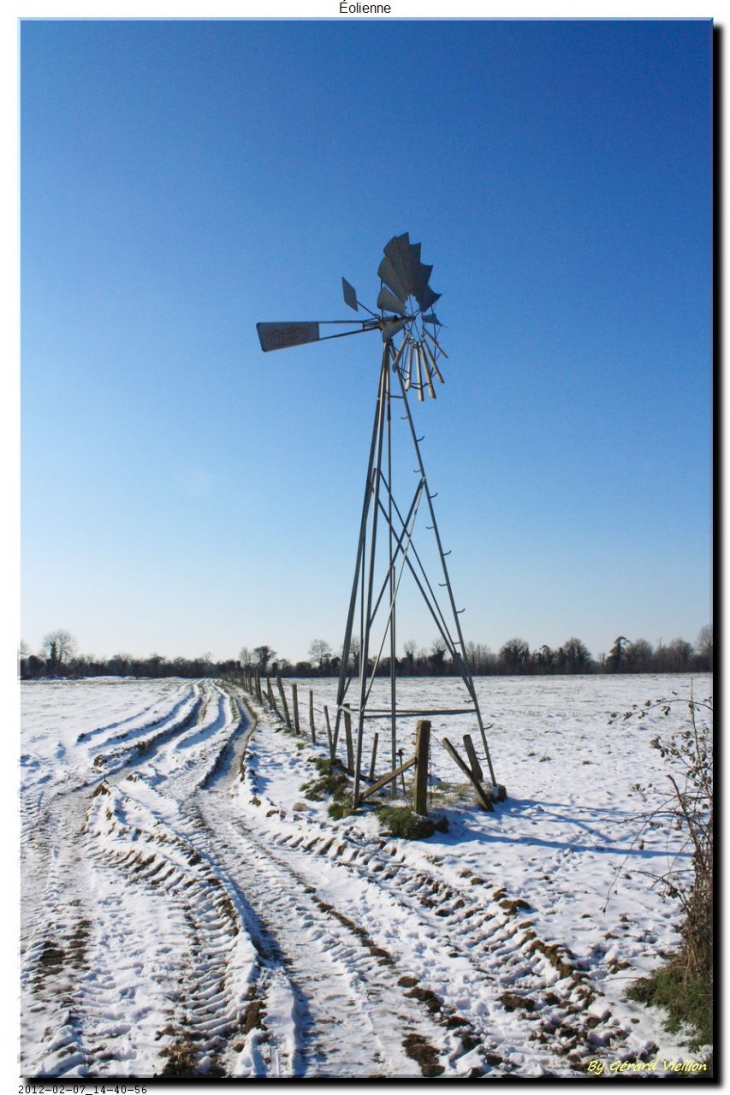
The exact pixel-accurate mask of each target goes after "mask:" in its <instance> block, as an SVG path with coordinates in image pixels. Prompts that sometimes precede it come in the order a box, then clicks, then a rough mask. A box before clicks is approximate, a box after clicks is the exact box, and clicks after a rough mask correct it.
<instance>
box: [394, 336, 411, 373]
mask: <svg viewBox="0 0 730 1095" xmlns="http://www.w3.org/2000/svg"><path fill="white" fill-rule="evenodd" d="M407 345H408V340H407V339H405V338H404V339H403V341H402V342H401V344H400V346H399V347H398V352H397V354H396V355H395V357H394V358H393V370H394V371H395V369H397V368H398V364H399V362H400V359H401V357H403V351H404V350H405V348H406V346H407Z"/></svg>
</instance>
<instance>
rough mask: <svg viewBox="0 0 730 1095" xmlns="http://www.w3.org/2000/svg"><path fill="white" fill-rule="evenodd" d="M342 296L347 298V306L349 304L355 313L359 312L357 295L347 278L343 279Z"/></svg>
mask: <svg viewBox="0 0 730 1095" xmlns="http://www.w3.org/2000/svg"><path fill="white" fill-rule="evenodd" d="M342 295H343V296H344V298H345V304H349V306H350V307H351V308H352V309H354V311H357V293H356V292H355V290H354V288H353V287H352V285H350V283H349V281H347V280H346V279H345V278H343V279H342Z"/></svg>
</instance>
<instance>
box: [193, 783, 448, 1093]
mask: <svg viewBox="0 0 730 1095" xmlns="http://www.w3.org/2000/svg"><path fill="white" fill-rule="evenodd" d="M220 797H221V796H203V795H199V796H198V798H197V803H196V806H197V809H198V810H199V816H200V817H201V819H202V821H203V823H204V824H205V825H206V826H207V827H208V830H209V832H210V834H211V840H212V841H213V840H214V842H215V849H216V856H217V857H220V860H221V861H222V865H223V869H225V871H226V874H227V875H228V877H229V878H231V879H232V878H234V877H238V878H240V883H239V885H240V894H241V899H242V900H245V903H246V905H247V907H248V910H249V912H248V923H247V928H248V931H249V933H250V934H251V936H252V938H253V939H254V942H255V943H256V945H257V949H258V951H259V954H260V955H261V957H262V960H263V965H262V967H261V970H260V976H259V981H258V984H257V986H256V996H257V999H258V1000H259V1001H260V1002H261V1013H262V1017H263V1022H264V1023H265V1024H266V1030H267V1041H268V1043H269V1046H270V1049H271V1054H270V1058H271V1062H272V1063H271V1066H270V1068H271V1071H270V1072H269V1071H268V1069H267V1074H277V1073H278V1074H280V1075H281V1074H286V1075H290V1076H294V1077H303V1076H311V1077H317V1078H334V1077H337V1076H339V1077H342V1076H353V1075H354V1076H358V1077H375V1076H382V1077H386V1076H398V1077H401V1076H402V1077H418V1076H423V1075H440V1074H441V1073H442V1072H443V1071H444V1068H445V1066H444V1064H441V1063H439V1058H440V1057H441V1056H442V1055H443V1053H444V1050H443V1049H439V1048H437V1047H439V1046H442V1045H443V1043H444V1041H445V1031H444V1029H443V1028H441V1027H439V1025H438V1024H437V1023H436V1022H434V1021H433V1019H432V1018H431V1016H430V1015H429V1012H428V1011H427V1009H424V1008H423V1007H422V1006H421V1003H420V1001H418V1000H416V999H415V998H413V997H409V996H408V995H407V993H405V992H404V991H403V987H402V986H399V984H398V971H397V969H396V968H395V962H394V960H393V959H392V957H391V956H390V955H389V954H388V953H387V952H386V951H384V950H383V949H382V948H377V947H376V946H375V945H374V944H373V943H372V941H371V940H369V938H368V937H367V936H366V934H365V933H364V932H363V931H362V930H360V931H358V929H357V927H356V925H355V924H354V923H352V922H351V921H349V920H348V918H346V917H345V916H344V915H343V914H341V913H339V912H338V910H336V909H334V908H333V907H332V906H329V905H327V904H326V903H325V902H323V901H322V900H321V899H319V898H318V897H317V896H316V893H315V891H314V889H313V888H312V887H311V886H307V885H306V884H304V882H303V880H302V879H301V878H300V877H299V876H298V875H297V874H296V873H295V872H294V871H293V870H292V868H291V867H290V866H289V865H287V864H285V863H282V862H281V861H280V860H279V859H278V858H277V857H275V856H273V855H272V854H271V853H270V851H269V850H268V849H267V848H265V847H264V846H263V845H262V844H260V843H259V842H258V841H257V840H256V839H255V838H254V837H253V836H252V834H251V833H250V832H249V831H248V830H247V827H246V825H245V823H244V822H243V821H241V819H240V818H235V817H233V816H231V815H230V814H228V816H227V811H226V810H225V808H224V804H223V803H222V802H220ZM235 884H236V883H234V885H235ZM244 890H245V899H244V898H243V892H244ZM282 975H283V976H284V978H285V980H286V982H287V983H288V989H289V993H290V995H291V1004H290V1007H291V1013H290V1014H291V1021H292V1029H291V1031H290V1038H289V1040H288V1041H287V1040H286V1039H284V1040H282V1039H280V1038H278V1036H277V1031H276V1028H275V1027H273V1026H272V1025H271V1024H270V1023H267V1021H266V1016H267V1015H268V1013H269V1009H270V1002H269V999H270V997H269V993H270V990H271V988H272V986H273V988H274V989H275V991H276V993H277V994H278V993H280V992H281V985H282ZM394 1001H397V1008H396V1013H395V1014H394V1013H393V1003H394ZM278 1009H279V1008H278V1005H277V1010H278ZM414 1047H421V1048H420V1050H418V1051H417V1050H416V1049H415V1048H414ZM409 1050H410V1052H409Z"/></svg>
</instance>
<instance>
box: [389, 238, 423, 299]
mask: <svg viewBox="0 0 730 1095" xmlns="http://www.w3.org/2000/svg"><path fill="white" fill-rule="evenodd" d="M383 250H384V251H385V255H386V258H388V259H390V263H391V266H392V267H393V269H394V270H395V272H396V275H397V277H398V278H399V280H400V282H401V284H402V285H403V286H404V287H405V289H406V291H407V293H412V292H413V289H414V286H415V281H416V273H417V270H418V264H417V263H416V262H414V259H413V253H412V251H411V245H410V242H409V240H408V233H407V232H404V233H403V235H402V236H393V238H392V240H390V242H389V243H387V244H386V245H385V247H384V248H383Z"/></svg>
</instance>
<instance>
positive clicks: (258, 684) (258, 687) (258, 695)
mask: <svg viewBox="0 0 730 1095" xmlns="http://www.w3.org/2000/svg"><path fill="white" fill-rule="evenodd" d="M256 699H257V700H258V701H259V703H263V702H264V697H263V696H262V695H261V674H260V673H259V671H258V669H257V670H256Z"/></svg>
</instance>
